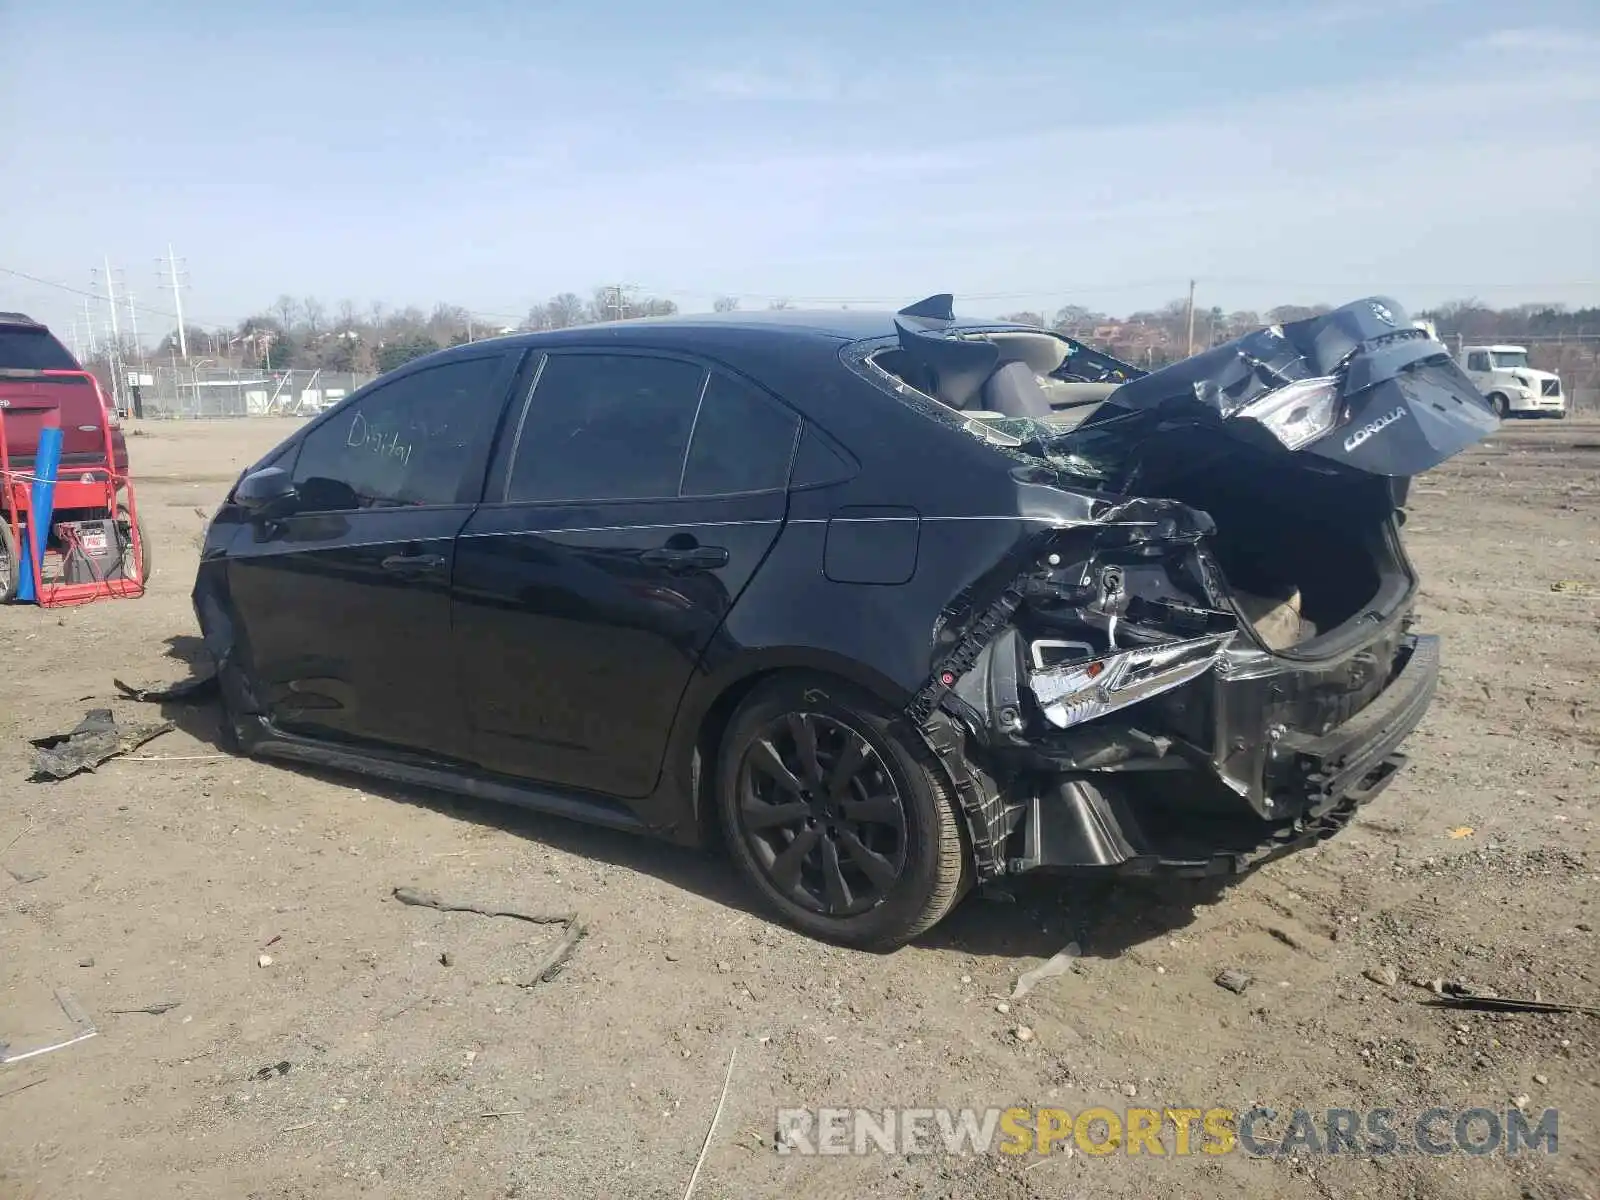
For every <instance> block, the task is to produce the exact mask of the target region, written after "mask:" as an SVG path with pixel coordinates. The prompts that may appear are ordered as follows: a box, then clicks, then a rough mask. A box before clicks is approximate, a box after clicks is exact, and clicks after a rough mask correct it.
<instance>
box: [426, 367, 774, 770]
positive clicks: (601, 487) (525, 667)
mask: <svg viewBox="0 0 1600 1200" xmlns="http://www.w3.org/2000/svg"><path fill="white" fill-rule="evenodd" d="M536 376H537V377H536V380H535V382H534V384H533V387H532V390H531V393H530V395H529V397H528V400H527V402H526V405H525V409H524V411H523V412H522V413H521V414H520V417H519V418H518V419H517V420H516V422H515V423H514V425H513V423H512V422H511V421H509V420H508V422H507V425H506V432H505V434H504V435H503V436H502V439H501V441H502V445H501V447H500V449H499V450H497V452H496V465H495V466H494V467H493V468H492V469H491V472H490V478H489V486H488V492H487V494H486V496H485V501H486V502H485V504H484V505H483V506H482V507H480V508H479V510H478V511H477V512H476V513H475V514H474V515H473V517H472V520H471V521H470V522H469V523H468V525H467V527H466V529H464V530H463V531H462V535H461V539H460V541H459V543H458V549H457V555H456V564H455V601H454V621H453V625H454V636H455V645H456V648H457V655H458V660H459V662H460V664H461V672H462V680H463V691H464V695H465V699H466V703H467V710H468V713H469V719H470V721H471V725H472V738H473V756H474V758H475V759H476V760H477V761H478V762H479V763H480V764H482V765H483V766H485V767H487V768H489V769H491V770H495V771H500V772H504V773H507V774H511V775H517V776H521V777H524V778H528V779H534V780H539V781H542V782H546V783H551V784H555V785H559V786H562V787H569V788H580V789H586V790H591V791H596V792H602V793H606V794H609V795H613V796H621V797H625V798H637V797H642V796H644V795H646V794H647V793H648V792H649V791H650V790H651V789H652V788H653V787H654V786H655V783H656V779H657V776H658V775H659V773H660V768H661V761H662V755H663V753H664V750H665V746H666V741H667V735H668V732H669V731H670V729H671V725H672V720H673V717H674V715H675V713H676V711H677V705H678V701H679V698H680V697H681V695H682V693H683V690H684V687H685V685H686V684H687V682H688V679H689V674H690V672H691V671H692V670H694V669H695V666H696V664H697V663H698V661H699V660H700V657H701V655H702V654H704V653H705V652H706V651H707V648H708V647H709V646H710V645H711V643H712V641H713V639H714V637H715V636H716V634H717V631H718V629H719V628H720V627H721V624H722V621H723V618H724V617H725V616H726V614H727V612H728V610H729V609H730V608H731V607H732V605H733V604H734V603H735V601H737V599H738V597H739V595H740V593H741V592H742V591H743V590H744V588H745V585H746V584H747V583H748V582H749V581H750V578H751V577H752V575H753V574H754V573H755V571H756V570H757V569H758V568H759V566H760V564H761V562H762V560H763V559H764V558H765V557H766V555H767V552H768V551H769V550H770V549H771V547H772V544H773V542H774V541H775V540H776V539H777V536H778V533H779V531H780V529H781V528H782V526H783V521H784V517H785V513H786V505H787V492H786V488H787V482H788V472H789V465H790V461H791V458H792V456H793V451H794V446H795V442H796V439H797V436H798V432H799V419H798V418H797V416H796V415H795V414H794V413H793V412H792V411H791V410H789V409H788V408H786V407H784V406H783V405H781V404H779V403H778V402H777V401H776V400H774V399H773V398H772V397H771V396H769V395H767V394H766V393H764V392H762V391H760V390H759V389H757V388H756V387H755V386H754V385H753V384H750V383H748V382H747V381H745V380H743V379H741V378H739V377H736V376H734V375H731V374H728V373H725V372H722V371H721V370H719V369H716V368H711V369H708V367H707V365H706V364H703V363H701V362H698V361H695V360H693V359H690V358H684V357H674V356H670V355H666V354H657V353H626V352H620V351H617V350H609V349H608V350H606V351H603V352H601V351H595V352H587V351H578V350H574V351H559V352H554V353H552V354H550V355H548V356H547V357H546V358H545V359H543V360H542V362H540V363H539V364H538V366H537V370H536Z"/></svg>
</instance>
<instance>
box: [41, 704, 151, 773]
mask: <svg viewBox="0 0 1600 1200" xmlns="http://www.w3.org/2000/svg"><path fill="white" fill-rule="evenodd" d="M174 728H175V726H174V725H173V723H172V722H171V721H161V722H159V723H157V724H154V725H135V726H132V727H131V728H128V729H122V728H119V727H118V725H117V720H116V718H115V717H114V716H112V714H111V710H110V709H109V708H92V709H90V710H89V711H88V712H87V713H85V714H84V717H83V720H81V721H79V722H78V723H77V724H76V725H75V726H73V727H72V728H71V729H70V730H68V731H67V732H66V733H47V734H45V735H44V736H43V737H36V738H31V739H29V740H30V741H31V742H32V743H33V746H34V755H33V776H32V778H33V780H34V781H36V782H38V781H57V780H62V779H70V778H71V777H72V776H74V775H76V774H77V773H78V772H80V771H92V770H94V769H95V768H96V767H98V766H99V765H100V764H101V763H103V762H105V761H106V760H107V759H112V758H115V757H116V756H117V755H119V754H127V753H128V752H129V751H130V750H137V749H138V748H139V747H140V746H142V745H144V744H145V743H146V742H148V741H150V740H151V739H152V738H157V737H160V736H161V735H162V734H163V733H169V732H171V731H172V730H173V729H174Z"/></svg>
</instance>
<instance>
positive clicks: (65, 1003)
mask: <svg viewBox="0 0 1600 1200" xmlns="http://www.w3.org/2000/svg"><path fill="white" fill-rule="evenodd" d="M56 1003H57V1004H59V1005H60V1006H61V1011H62V1012H64V1013H66V1014H67V1020H69V1021H71V1022H72V1027H73V1028H74V1029H75V1030H77V1033H76V1034H75V1035H74V1036H73V1037H70V1038H67V1039H66V1040H65V1041H60V1042H54V1043H52V1044H50V1045H48V1046H39V1047H36V1048H35V1049H33V1050H24V1051H22V1052H21V1053H18V1054H13V1053H11V1051H10V1048H9V1047H8V1046H7V1045H6V1044H5V1043H4V1042H0V1066H8V1065H10V1064H11V1063H17V1062H22V1061H23V1060H24V1059H28V1058H37V1057H38V1056H39V1055H41V1054H49V1053H51V1052H52V1051H55V1050H65V1049H66V1048H67V1047H68V1046H76V1045H77V1044H78V1043H79V1042H84V1041H88V1040H89V1039H90V1038H92V1037H95V1036H97V1035H98V1034H99V1032H100V1031H99V1030H98V1029H97V1028H95V1024H94V1022H93V1021H91V1020H90V1019H89V1014H88V1013H87V1012H85V1011H84V1009H83V1005H81V1004H79V1003H78V998H77V997H76V996H74V995H73V994H72V993H71V992H69V991H68V990H67V989H66V988H57V989H56Z"/></svg>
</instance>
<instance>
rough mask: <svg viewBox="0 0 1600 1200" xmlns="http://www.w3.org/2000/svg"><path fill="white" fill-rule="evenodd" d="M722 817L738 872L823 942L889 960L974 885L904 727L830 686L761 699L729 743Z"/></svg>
mask: <svg viewBox="0 0 1600 1200" xmlns="http://www.w3.org/2000/svg"><path fill="white" fill-rule="evenodd" d="M717 805H718V809H719V812H720V814H721V817H722V824H723V829H724V831H725V832H726V834H727V841H728V845H729V848H730V850H731V851H732V853H733V856H734V860H735V861H736V862H737V863H738V864H739V869H740V870H741V871H742V872H743V873H744V875H745V877H746V878H747V879H749V881H750V882H751V884H752V885H754V887H755V889H756V891H757V892H759V893H760V894H761V896H762V897H763V899H765V900H766V902H767V903H768V905H769V906H771V907H772V908H773V909H775V910H776V911H777V912H778V913H779V914H780V915H781V916H782V917H783V918H784V919H785V920H786V921H787V922H788V923H789V924H791V925H793V926H795V927H796V928H797V929H800V930H801V931H802V932H804V933H807V934H809V935H811V936H812V937H818V938H823V939H826V940H829V941H834V942H839V943H842V944H845V945H849V946H857V947H861V948H864V949H875V950H888V949H893V948H894V947H896V946H900V945H903V944H904V943H905V942H907V941H909V940H910V939H911V938H914V937H916V936H917V935H918V934H919V933H922V932H923V931H924V930H926V929H929V928H930V927H932V926H933V925H934V924H935V923H936V922H938V921H939V919H940V918H942V917H943V916H944V915H945V914H946V913H947V912H949V911H950V909H951V908H952V907H953V906H954V905H955V902H956V901H957V900H958V899H959V898H960V896H961V894H962V892H963V891H965V889H966V886H967V884H968V882H969V879H970V862H969V857H968V854H967V850H966V846H965V844H964V843H963V841H962V836H961V828H960V824H959V820H958V816H957V813H956V806H955V798H954V797H953V796H952V795H951V794H950V790H949V786H948V784H947V783H946V782H945V781H944V779H943V777H942V775H941V773H940V771H939V769H938V767H937V765H936V763H935V761H934V760H933V759H932V755H931V753H930V752H929V750H928V749H927V747H926V746H924V745H922V744H921V740H920V739H919V738H917V736H916V734H915V732H914V731H912V730H909V729H907V728H906V727H905V724H904V720H903V719H902V718H900V717H898V716H897V715H896V714H894V713H893V712H891V711H890V710H888V709H887V708H886V707H885V706H883V705H881V704H880V703H878V702H877V701H876V700H875V699H873V698H872V697H871V696H869V695H867V694H865V693H864V692H862V691H860V690H859V689H856V688H854V687H851V686H850V685H848V684H845V683H842V682H840V681H837V680H833V679H828V678H824V677H821V676H803V675H798V674H796V675H784V676H780V677H778V678H776V679H773V680H772V681H771V682H769V683H767V684H764V685H762V686H761V687H759V688H757V690H756V691H755V692H753V693H752V694H751V695H750V696H749V698H748V699H746V701H745V702H744V704H743V705H742V706H741V707H740V708H739V710H738V711H737V712H736V713H735V714H734V717H733V720H732V722H731V723H730V725H729V727H728V730H727V733H726V735H725V736H724V738H723V740H722V753H721V757H720V760H719V763H718V770H717Z"/></svg>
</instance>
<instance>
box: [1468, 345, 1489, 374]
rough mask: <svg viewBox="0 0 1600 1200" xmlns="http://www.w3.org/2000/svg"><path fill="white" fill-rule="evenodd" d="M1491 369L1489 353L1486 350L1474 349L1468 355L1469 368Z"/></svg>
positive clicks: (1471, 369)
mask: <svg viewBox="0 0 1600 1200" xmlns="http://www.w3.org/2000/svg"><path fill="white" fill-rule="evenodd" d="M1488 369H1489V354H1488V352H1487V351H1485V350H1474V351H1473V352H1472V353H1471V354H1469V355H1467V370H1469V371H1487V370H1488Z"/></svg>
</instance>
